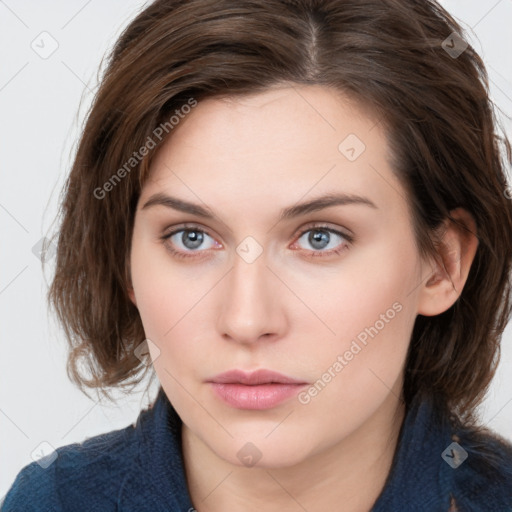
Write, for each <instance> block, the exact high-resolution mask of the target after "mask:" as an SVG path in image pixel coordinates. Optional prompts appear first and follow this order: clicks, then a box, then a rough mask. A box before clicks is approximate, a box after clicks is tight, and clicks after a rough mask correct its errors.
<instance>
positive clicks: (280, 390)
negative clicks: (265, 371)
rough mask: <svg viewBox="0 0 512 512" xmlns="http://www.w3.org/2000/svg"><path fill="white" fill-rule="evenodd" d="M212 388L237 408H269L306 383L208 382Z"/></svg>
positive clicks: (291, 394) (288, 396)
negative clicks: (250, 384) (252, 384)
mask: <svg viewBox="0 0 512 512" xmlns="http://www.w3.org/2000/svg"><path fill="white" fill-rule="evenodd" d="M210 384H211V386H212V387H213V390H214V391H215V393H217V395H218V396H219V397H220V398H222V399H223V400H224V401H225V402H226V403H227V404H229V405H231V406H233V407H236V408H237V409H258V410H261V409H271V408H272V407H275V406H276V405H278V404H280V403H281V402H284V401H285V400H287V399H289V398H291V397H292V396H295V395H296V394H297V393H298V392H299V390H300V389H301V388H303V387H304V386H306V384H276V383H272V384H259V385H256V386H247V385H244V384H220V383H218V382H210Z"/></svg>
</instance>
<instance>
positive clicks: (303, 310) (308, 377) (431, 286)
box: [130, 86, 478, 512]
mask: <svg viewBox="0 0 512 512" xmlns="http://www.w3.org/2000/svg"><path fill="white" fill-rule="evenodd" d="M349 134H355V135H356V136H357V137H358V138H359V139H360V140H361V141H362V142H363V143H364V145H365V150H364V151H363V152H362V153H361V154H360V155H359V156H358V157H357V158H356V159H355V160H353V161H350V159H348V158H347V157H346V156H345V153H343V149H342V150H341V151H340V150H339V149H338V146H339V145H340V143H342V142H343V141H344V139H345V138H346V137H347V136H348V135H349ZM343 147H345V146H343V145H342V148H343ZM387 155H388V149H387V140H386V134H385V133H384V132H383V131H382V128H381V126H380V124H379V123H378V120H376V119H374V118H372V116H371V115H370V114H369V113H368V111H367V110H366V109H362V108H360V107H358V106H357V105H355V104H353V103H350V102H349V101H348V100H347V99H346V98H343V97H342V96H341V95H340V94H339V93H336V92H335V91H333V90H331V89H328V88H325V87H320V86H301V87H290V86H284V87H279V88H278V87H276V88H273V89H271V90H269V91H267V92H265V93H260V94H257V95H253V96H246V97H244V98H238V99H236V100H227V99H207V100H204V101H202V102H200V103H199V104H198V106H197V107H196V108H195V109H193V111H192V112H191V113H190V114H188V115H187V117H186V118H185V119H184V120H182V121H180V125H179V126H178V127H177V128H176V129H175V131H174V132H173V133H172V137H170V138H168V139H167V140H166V141H165V142H164V143H163V144H162V146H161V147H160V148H159V151H158V153H157V155H156V157H155V159H154V160H153V162H152V165H151V174H150V178H149V179H148V181H147V182H146V183H145V186H144V188H143V190H142V192H141V196H140V199H139V202H138V205H137V212H136V217H135V225H134V232H133V239H132V247H131V254H130V269H131V279H132V285H133V289H132V291H131V292H130V296H131V299H132V301H133V302H134V303H135V304H136V306H137V308H138V310H139V312H140V315H141V318H142V321H143V325H144V329H145V333H146V336H147V338H148V339H150V340H151V343H150V344H149V348H150V354H151V357H152V360H153V364H154V368H155V371H156V373H157V376H158V378H159V380H160V382H161V384H162V387H163V389H164V391H165V392H166V394H167V396H168V397H169V399H170V401H171V402H172V404H173V406H174V407H175V409H176V410H177V412H178V414H179V415H180V417H181V418H182V420H183V423H184V424H183V430H182V434H183V456H184V461H185V467H186V474H187V480H188V485H189V490H190V493H191V497H192V500H193V503H194V506H195V507H196V509H197V510H198V511H199V512H205V511H221V510H245V511H252V510H266V511H273V510H280V511H283V510H290V511H292V510H303V508H305V509H306V510H309V511H315V510H333V507H335V508H336V509H339V507H337V506H335V504H342V505H343V510H344V511H349V512H350V511H362V510H369V509H370V508H371V506H372V504H373V503H374V502H375V500H376V499H377V497H378V495H379V494H380V492H381V491H382V488H383V486H384V483H385V479H386V477H387V475H388V473H389V469H390V466H391V462H392V457H393V454H394V451H395V448H396V441H397V436H398V432H399V428H400V425H401V422H402V419H403V415H404V410H403V404H402V402H401V400H400V399H399V397H400V390H401V388H402V381H403V367H404V362H405V358H406V354H407V349H408V345H409V340H410V336H411V333H412V329H413V325H414V321H415V318H416V316H417V315H418V314H423V315H436V314H439V313H441V312H443V311H445V310H446V309H448V308H449V307H450V306H451V305H452V304H453V303H454V302H455V301H456V300H457V298H458V296H459V295H460V292H461V290H462V287H463V286H464V283H465V280H466V278H467V275H468V272H469V268H470V265H471V262H472V260H473V257H474V254H475V251H476V248H477V244H478V242H477V239H476V237H474V236H468V235H466V234H465V232H464V231H461V230H458V229H456V227H455V226H454V225H451V224H450V225H448V229H447V231H446V234H445V242H446V250H445V251H444V252H442V253H441V255H442V257H443V260H444V262H445V267H446V270H443V269H442V268H441V267H439V266H438V265H437V264H436V263H435V262H434V261H433V260H429V261H423V260H422V259H421V258H420V256H419V254H418V251H417V248H416V246H415V243H414V236H413V228H412V219H411V216H410V212H409V210H408V207H407V204H406V202H405V197H406V192H405V190H404V188H403V187H402V185H401V184H400V182H399V181H398V180H397V178H396V176H395V175H394V174H393V172H392V169H391V167H390V164H389V163H388V161H387ZM158 192H161V193H165V194H168V195H172V196H174V197H178V198H181V199H183V200H186V201H190V202H194V203H197V204H200V205H201V206H203V207H208V208H210V209H211V210H212V211H213V212H214V214H215V217H214V218H213V219H205V218H202V217H199V216H196V215H192V214H188V213H183V212H179V211H176V210H174V209H171V208H167V207H164V206H161V205H157V206H153V207H149V208H145V209H142V207H143V205H144V204H145V203H146V201H147V200H148V199H149V198H150V197H151V196H152V195H153V194H155V193H158ZM335 192H340V193H350V194H358V195H360V196H364V197H366V198H368V199H370V200H371V201H372V202H373V203H375V205H376V207H377V208H372V207H369V206H367V205H365V204H348V205H338V206H331V207H329V208H326V209H323V210H320V211H316V212H311V213H308V214H304V215H301V216H300V217H296V218H291V219H287V220H283V221H279V214H280V212H281V210H282V209H284V208H286V207H290V206H293V205H295V204H296V203H298V202H304V201H308V200H311V199H314V198H316V197H318V196H321V195H323V194H326V193H335ZM454 216H455V217H458V218H459V219H460V220H462V221H463V222H465V223H466V224H467V226H468V227H470V229H471V230H472V231H473V232H475V226H474V223H473V221H472V218H471V217H470V216H469V214H467V213H466V212H465V211H463V210H457V211H455V212H454ZM183 223H188V225H187V227H188V228H189V229H190V226H191V224H190V223H193V224H192V227H195V226H197V228H198V229H202V230H204V231H206V233H207V234H206V235H204V241H203V244H202V245H200V247H199V248H198V249H197V248H196V249H190V247H192V245H191V244H190V243H189V245H188V247H187V246H184V245H183V241H182V237H181V235H182V233H179V234H178V235H175V236H173V238H172V241H173V242H172V241H171V239H168V240H162V238H161V237H162V236H164V235H166V234H169V233H171V232H172V231H173V230H175V229H178V228H180V227H181V228H182V229H183ZM318 224H320V225H325V226H327V227H328V228H332V229H335V230H339V231H341V232H344V233H347V234H349V235H351V236H353V238H354V240H353V242H352V243H349V242H347V240H346V239H345V238H343V237H340V236H339V235H336V234H334V233H330V234H329V233H327V235H326V236H327V240H325V241H324V243H323V245H324V246H327V247H325V248H322V245H321V244H320V245H318V244H317V245H314V244H315V241H314V240H312V239H311V237H310V238H309V239H308V235H310V234H311V235H313V234H315V233H317V235H318V232H317V231H315V230H314V229H313V228H314V227H315V225H318ZM306 229H313V232H311V231H308V232H307V233H306V235H304V236H301V234H302V233H303V232H305V231H306ZM317 229H318V228H317ZM324 229H325V228H324ZM193 234H197V232H194V233H193ZM248 236H250V237H252V238H253V239H254V240H255V241H256V243H254V242H250V243H251V244H252V245H244V243H247V240H245V239H246V237H248ZM244 240H245V242H244V243H242V244H241V242H243V241H244ZM327 242H328V243H327ZM240 244H241V247H242V248H244V249H245V250H246V251H248V252H249V253H250V254H251V255H255V254H256V252H255V251H256V248H257V247H258V246H259V248H260V249H261V250H262V252H261V254H260V255H259V256H258V257H257V258H256V259H255V260H254V261H252V262H250V263H249V262H247V261H246V259H244V258H243V257H241V256H240V253H238V252H237V247H239V246H240ZM169 247H174V249H175V250H178V251H181V252H185V253H188V254H192V256H191V257H189V258H182V259H180V258H177V257H176V256H174V255H173V254H171V253H170V251H169ZM330 249H341V250H340V251H339V254H333V253H331V254H330V255H322V254H320V255H319V256H314V257H311V253H312V252H314V251H315V250H316V251H319V252H322V251H323V252H324V254H325V253H326V252H327V251H329V250H330ZM194 251H195V252H194ZM241 254H244V253H241ZM393 304H395V309H394V310H393ZM397 304H398V306H397ZM390 309H391V310H393V311H394V312H395V314H394V315H393V318H391V319H390V318H389V317H390V316H391V313H386V312H387V311H389V310H390ZM397 309H400V311H399V312H398V311H397ZM381 315H384V316H385V318H384V319H382V316H381ZM378 320H381V323H383V325H384V327H383V328H379V327H380V325H381V323H379V324H376V322H377V321H378ZM386 320H387V321H386ZM376 325H377V326H378V327H377V330H378V333H377V334H376V335H374V336H373V337H370V336H368V339H367V343H366V345H363V344H362V343H358V345H359V346H360V347H361V350H360V351H359V352H357V354H355V355H354V356H353V357H352V358H351V360H350V361H347V360H346V359H344V360H345V362H346V363H347V364H344V365H343V366H342V369H341V370H340V371H336V370H335V369H334V366H333V365H334V364H335V362H336V361H337V360H338V361H339V359H338V356H339V355H342V356H343V354H345V352H346V351H347V350H350V348H351V343H352V342H353V341H354V340H357V336H358V335H360V333H361V332H363V331H365V328H369V327H370V326H376ZM352 346H353V345H352ZM356 350H357V349H356ZM234 368H237V369H243V370H245V371H252V370H256V369H259V368H267V369H271V370H275V371H278V372H280V373H283V374H285V375H288V376H291V377H294V378H296V379H300V380H304V381H306V382H308V383H310V385H311V386H313V385H314V383H315V382H317V381H318V379H320V378H322V375H324V374H325V373H326V372H328V369H329V368H330V369H331V370H330V372H331V379H330V381H329V382H327V383H326V384H325V386H323V387H322V388H321V389H320V391H318V392H317V393H316V395H315V396H310V400H309V401H308V403H301V402H300V401H299V400H298V398H297V397H293V398H292V399H290V400H287V401H285V402H283V403H281V404H279V405H278V406H276V407H274V408H271V409H267V410H240V409H236V408H233V407H230V406H229V405H226V404H225V403H224V402H223V401H221V400H220V399H219V398H218V397H217V396H216V395H215V394H214V393H213V392H212V390H211V387H210V385H209V384H207V383H206V382H205V381H206V380H207V379H209V378H211V377H213V376H215V375H217V374H219V373H221V372H224V371H226V370H229V369H234ZM338 368H339V366H338ZM324 380H327V377H324ZM248 442H250V443H252V444H253V445H254V446H255V447H256V448H257V451H255V450H254V449H253V448H249V447H248V445H247V443H248ZM240 450H242V454H246V453H248V451H250V450H253V452H251V453H253V454H258V453H259V454H260V455H261V458H260V459H259V460H258V461H257V462H256V464H254V465H253V466H251V467H249V466H247V465H245V464H244V463H243V461H242V460H241V459H240V458H239V457H238V456H237V453H239V451H240ZM244 450H245V451H244ZM255 457H257V455H255ZM302 507H303V508H302Z"/></svg>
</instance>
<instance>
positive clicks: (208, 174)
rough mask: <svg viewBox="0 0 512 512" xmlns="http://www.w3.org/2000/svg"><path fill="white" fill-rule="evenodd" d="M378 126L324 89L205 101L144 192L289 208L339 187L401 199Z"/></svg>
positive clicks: (164, 148)
mask: <svg viewBox="0 0 512 512" xmlns="http://www.w3.org/2000/svg"><path fill="white" fill-rule="evenodd" d="M378 121H379V120H378V119H377V118H376V116H374V115H372V113H371V110H370V109H369V108H367V107H366V106H362V105H358V104H356V103H355V102H353V101H350V100H349V99H348V98H346V97H344V96H343V95H341V94H339V93H338V92H337V91H334V90H333V89H330V88H326V87H321V86H297V87H279V88H274V89H272V90H269V91H266V92H263V93H258V94H254V95H250V96H241V97H235V98H230V99H227V98H209V99H205V100H203V101H200V102H199V103H198V105H197V106H196V107H195V108H194V109H193V110H192V111H191V112H190V113H189V114H187V115H186V116H184V118H183V119H182V120H181V121H180V123H179V125H178V126H177V127H176V129H175V131H173V132H172V133H171V136H169V137H168V138H167V140H165V141H164V142H163V143H162V145H161V147H160V148H159V150H158V152H157V155H156V156H155V159H154V160H153V163H152V165H151V169H150V179H149V180H148V181H147V182H146V184H145V187H144V190H143V194H144V196H147V195H148V194H150V193H154V192H156V191H161V190H162V189H164V190H165V189H166V190H168V191H169V192H171V191H173V192H174V191H176V190H178V191H181V192H183V193H184V194H185V195H187V197H189V198H190V199H194V195H196V197H195V199H197V197H199V198H201V197H209V198H213V197H215V196H216V194H218V198H219V200H221V199H222V200H225V197H226V195H231V197H233V198H237V199H238V200H240V199H243V198H246V197H248V196H254V195H263V196H265V197H267V198H268V199H272V200H274V199H275V200H276V201H278V200H279V198H282V197H283V196H288V200H287V202H290V201H293V200H294V199H295V200H299V199H300V198H301V197H303V196H304V195H305V194H310V195H312V196H314V195H319V194H321V193H325V192H329V191H331V190H332V189H333V188H335V189H336V190H338V191H344V192H347V193H358V194H361V192H365V195H369V196H372V195H373V197H374V198H376V199H375V200H376V201H377V200H378V199H377V198H379V197H381V199H383V197H382V196H390V195H391V196H394V197H393V199H394V200H395V201H396V196H397V194H398V195H399V196H402V198H403V197H404V195H405V193H404V191H403V189H401V186H400V183H399V182H398V181H397V179H396V176H395V175H394V173H393V171H392V169H391V166H390V158H389V157H390V155H389V149H388V143H387V133H386V132H385V131H384V128H383V126H382V125H381V123H379V122H378ZM191 189H192V190H191ZM191 193H192V195H191ZM279 202H282V200H281V201H279ZM260 206H261V205H260Z"/></svg>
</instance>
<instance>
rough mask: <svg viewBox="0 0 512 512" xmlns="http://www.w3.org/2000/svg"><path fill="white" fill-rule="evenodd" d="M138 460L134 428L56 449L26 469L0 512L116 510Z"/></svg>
mask: <svg viewBox="0 0 512 512" xmlns="http://www.w3.org/2000/svg"><path fill="white" fill-rule="evenodd" d="M138 454H139V450H138V440H137V436H136V431H135V428H134V427H133V426H132V425H130V426H128V427H126V428H123V429H120V430H114V431H112V432H108V433H106V434H101V435H97V436H94V437H91V438H89V439H86V440H85V441H83V442H82V443H73V444H69V445H66V446H62V447H60V448H57V449H56V450H55V452H53V453H51V454H49V455H47V456H46V457H44V458H42V459H40V460H38V461H35V462H32V463H30V464H28V465H26V466H24V467H23V468H22V469H21V471H20V472H19V473H18V475H17V476H16V478H15V480H14V483H13V484H12V486H11V488H10V489H9V491H8V493H7V494H6V496H5V498H4V501H3V503H2V506H1V512H11V511H12V512H14V511H20V510H23V511H26V512H31V511H36V510H37V511H38V512H45V511H52V512H58V511H64V510H76V509H77V506H78V505H80V506H83V505H82V504H85V503H87V509H88V510H91V511H94V510H101V511H102V512H103V511H105V512H107V511H108V510H115V509H116V502H117V496H118V494H119V491H120V488H121V487H122V484H123V481H124V480H125V478H126V477H127V476H128V474H129V472H130V471H133V469H134V468H135V467H136V466H137V459H138ZM84 500H87V501H84Z"/></svg>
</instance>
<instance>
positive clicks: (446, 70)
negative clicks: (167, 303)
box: [48, 0, 512, 419]
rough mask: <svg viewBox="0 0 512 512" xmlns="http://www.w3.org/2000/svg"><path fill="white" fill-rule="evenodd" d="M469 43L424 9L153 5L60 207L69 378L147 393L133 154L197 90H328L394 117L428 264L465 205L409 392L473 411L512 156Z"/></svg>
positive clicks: (422, 326) (511, 233)
mask: <svg viewBox="0 0 512 512" xmlns="http://www.w3.org/2000/svg"><path fill="white" fill-rule="evenodd" d="M453 33H455V34H453ZM462 36H463V30H462V28H461V27H460V26H459V25H458V24H457V23H456V22H455V21H454V19H453V18H452V17H451V16H450V15H449V14H448V13H447V12H446V11H445V10H444V9H443V8H442V7H440V6H439V5H438V4H437V3H436V2H435V1H428V0H343V1H341V0H296V1H285V0H157V1H155V2H154V3H152V4H151V5H149V6H148V7H147V8H146V9H145V10H143V11H142V12H141V13H140V14H139V15H138V16H137V17H136V18H135V19H134V20H133V21H132V22H131V23H130V24H129V26H128V27H127V28H126V29H125V30H124V32H123V33H122V35H121V36H120V38H119V39H118V41H117V42H116V44H115V46H114V48H113V50H112V52H111V54H110V55H109V57H108V65H107V69H106V70H105V72H104V75H103V78H102V82H101V84H100V87H99V90H98V92H97V94H96V96H95V99H94V102H93V104H92V107H91V109H90V111H89V113H88V116H87V119H86V123H85V127H84V130H83V133H82V136H81V139H80V141H79V145H78V148H77V152H76V155H75V159H74V163H73V167H72V169H71V172H70V175H69V178H68V180H67V183H66V186H65V191H64V192H65V197H64V200H63V203H62V206H61V212H60V213H61V215H62V225H61V228H60V233H59V239H58V243H57V246H58V249H57V261H56V273H55V277H54V279H53V282H52V284H51V288H50V290H49V294H48V298H49V301H50V302H51V304H52V305H53V307H54V308H55V311H56V313H57V315H58V317H59V320H60V321H61V323H62V325H63V327H64V329H65V334H66V337H67V339H68V340H69V344H70V353H69V359H68V375H69V376H70V378H71V379H72V380H73V381H74V382H75V383H76V384H77V385H78V386H79V388H80V389H81V390H82V391H84V389H83V386H87V387H90V388H98V389H99V390H100V391H102V392H103V393H104V394H105V395H106V396H108V393H107V392H106V388H107V387H115V386H117V387H126V386H128V385H130V384H137V383H139V382H140V381H141V380H142V379H143V377H144V375H145V374H146V372H144V371H143V370H144V369H146V370H147V369H148V368H151V366H146V365H145V364H144V363H142V362H141V361H140V360H139V359H138V358H137V357H135V356H134V349H135V348H136V347H137V346H138V345H139V344H140V343H141V342H142V341H143V340H144V338H145V335H144V330H143V327H142V323H141V319H140V317H139V313H138V311H137V309H136V307H135V306H134V305H133V304H132V302H131V301H130V300H129V297H128V293H127V292H128V287H129V284H130V281H129V267H128V262H129V250H130V244H131V235H132V229H133V222H134V214H135V208H136V204H137V200H138V197H139V195H140V191H141V187H142V185H143V184H144V182H145V179H146V178H147V176H148V169H149V165H150V162H151V159H152V157H153V156H154V154H155V151H156V150H154V149H151V150H150V151H147V152H143V151H137V150H138V148H143V147H144V146H147V145H148V141H149V138H153V139H154V134H155V129H157V128H158V127H159V126H162V124H165V123H166V122H167V125H169V123H168V120H169V118H170V117H171V116H172V115H173V113H177V110H179V109H180V107H182V106H183V105H185V104H187V103H189V104H190V100H191V98H192V99H193V100H194V101H201V99H203V98H207V97H214V96H216V97H220V96H224V97H230V96H232V97H236V96H240V95H247V94H255V93H258V92H263V91H264V90H266V89H268V88H269V87H272V86H274V85H276V84H292V85H293V84H306V85H307V84H318V85H323V86H326V87H332V88H334V89H336V90H337V91H340V92H342V93H344V95H345V96H346V97H349V98H352V99H353V100H355V101H357V102H359V104H360V105H362V106H367V107H368V108H371V109H372V112H375V113H376V114H377V116H378V117H379V118H380V120H381V122H382V123H383V124H384V126H385V128H386V130H387V134H388V136H389V143H390V148H391V150H392V151H391V154H392V157H393V167H394V171H395V172H396V173H397V176H398V177H399V178H400V180H401V182H402V183H403V184H404V186H405V188H406V190H408V197H407V201H408V203H409V206H410V210H411V214H412V219H413V222H414V228H415V237H416V243H417V246H418V249H419V250H420V252H421V254H422V255H423V256H426V255H432V256H435V255H436V254H437V250H438V244H439V240H438V239H437V238H436V237H435V230H434V228H436V227H439V226H440V225H441V223H442V221H443V220H444V219H447V218H450V211H451V210H452V209H454V208H456V207H463V208H465V209H466V210H468V211H469V212H470V213H471V214H472V215H473V217H474V219H475V222H476V225H477V235H478V239H479V246H478V249H477V253H476V256H475V260H474V262H473V265H472V267H471V271H470V274H469V277H468V280H467V283H466V285H465V287H464V289H463V291H462V294H461V296H460V297H459V299H458V300H457V301H456V303H455V304H454V305H453V306H452V307H451V308H449V309H448V310H447V311H446V312H444V313H442V314H440V315H437V316H434V317H424V316H421V315H419V316H418V317H417V319H416V323H415V326H414V331H413V335H412V339H411V342H410V349H409V354H408V359H407V363H406V372H405V382H404V399H405V401H406V404H409V403H410V401H411V400H412V398H413V397H414V396H416V395H417V393H422V394H428V395H429V396H433V395H435V396H436V397H437V398H438V399H439V400H440V403H442V404H445V405H446V407H449V408H450V409H451V410H452V411H456V413H457V414H458V415H459V417H463V416H465V417H466V418H467V419H471V418H472V414H473V410H474V408H475V407H476V405H478V403H479V402H480V401H481V400H482V398H483V396H484V393H485V391H486V390H487V388H488V385H489V383H490V380H491V378H492V376H493V375H494V371H495V368H496V364H497V362H498V360H499V343H500V340H501V336H502V332H503V330H504V328H505V327H506V324H507V322H508V320H509V318H510V314H511V295H510V293H511V291H510V290H511V283H510V270H511V255H512V204H511V203H512V202H511V200H510V198H509V197H507V194H506V188H507V182H506V178H505V173H504V167H505V161H504V155H502V154H500V149H501V148H500V145H499V142H500V141H501V142H502V143H503V147H504V148H505V149H506V158H507V160H508V161H509V162H511V161H512V156H511V147H510V143H509V141H508V140H507V139H506V137H500V136H498V135H497V134H496V132H495V127H496V126H497V120H496V118H495V112H494V105H493V103H492V102H491V100H490V99H489V94H488V92H489V90H488V79H487V74H486V70H485V67H484V63H483V62H482V60H481V58H480V57H479V56H478V55H477V54H476V52H475V51H474V49H473V48H472V47H471V46H470V45H469V46H467V48H465V49H464V50H463V51H462V53H460V55H455V54H454V53H453V51H452V52H451V53H450V52H449V50H450V48H452V49H453V48H455V49H457V45H458V47H461V45H463V44H464V40H463V39H462ZM450 38H451V39H450ZM447 41H448V44H447ZM166 131H167V132H168V133H169V134H170V135H169V136H172V132H171V131H170V129H169V130H166ZM142 153H145V154H143V156H141V154H142ZM135 156H136V160H133V158H135ZM127 162H130V164H129V166H127ZM121 169H124V172H122V171H121ZM108 184H110V185H108ZM107 192H108V193H107ZM99 196H101V197H99ZM81 363H85V365H86V367H85V368H83V369H81V368H80V364H81ZM145 366H146V368H144V367H145ZM83 370H86V371H87V372H88V373H89V374H90V377H89V378H87V377H86V375H85V372H84V371H83ZM84 392H85V391H84Z"/></svg>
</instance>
